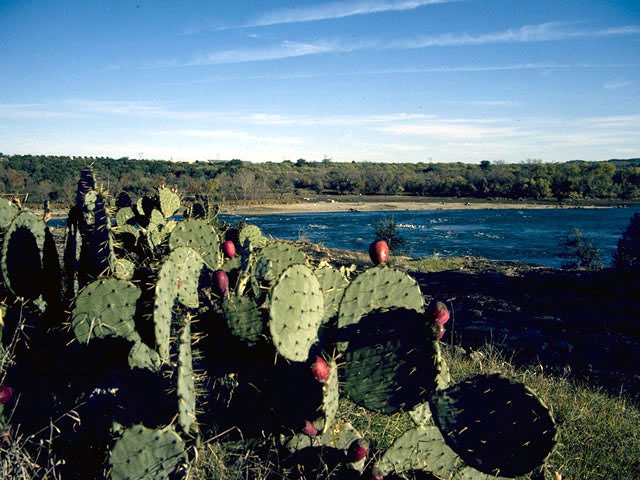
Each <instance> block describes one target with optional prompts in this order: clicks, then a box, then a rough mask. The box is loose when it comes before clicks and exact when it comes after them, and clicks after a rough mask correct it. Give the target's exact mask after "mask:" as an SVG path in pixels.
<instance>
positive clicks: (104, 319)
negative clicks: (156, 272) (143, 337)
mask: <svg viewBox="0 0 640 480" xmlns="http://www.w3.org/2000/svg"><path fill="white" fill-rule="evenodd" d="M140 294H141V292H140V289H139V288H138V287H136V286H135V285H133V284H132V283H130V282H127V281H124V280H118V279H116V278H103V279H100V280H96V281H94V282H92V283H90V284H89V285H87V286H86V287H85V288H83V289H82V291H81V292H80V293H79V294H78V297H77V298H76V300H75V308H74V309H73V313H72V316H71V326H72V328H73V333H74V335H75V337H76V339H77V340H78V341H79V342H80V343H88V342H89V341H90V340H91V339H92V338H94V337H95V338H104V337H124V338H126V339H128V340H131V341H132V342H134V343H135V342H137V341H139V340H140V336H139V335H138V333H137V332H136V329H135V323H134V318H133V317H134V314H135V311H136V302H137V300H138V298H139V297H140Z"/></svg>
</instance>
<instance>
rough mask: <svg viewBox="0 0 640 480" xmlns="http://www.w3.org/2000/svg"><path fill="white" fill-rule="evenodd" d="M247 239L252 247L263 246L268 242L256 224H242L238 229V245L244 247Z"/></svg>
mask: <svg viewBox="0 0 640 480" xmlns="http://www.w3.org/2000/svg"><path fill="white" fill-rule="evenodd" d="M247 240H248V241H249V244H250V245H251V248H252V249H254V248H261V247H264V246H265V245H266V244H267V243H268V241H267V239H266V238H265V236H264V235H263V234H262V230H260V227H258V226H257V225H244V226H243V227H242V228H240V229H239V230H238V245H240V246H241V247H244V244H245V242H246V241H247Z"/></svg>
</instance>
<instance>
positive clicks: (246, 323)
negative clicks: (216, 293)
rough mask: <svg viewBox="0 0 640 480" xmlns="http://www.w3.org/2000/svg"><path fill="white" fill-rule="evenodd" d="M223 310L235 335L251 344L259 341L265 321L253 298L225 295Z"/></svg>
mask: <svg viewBox="0 0 640 480" xmlns="http://www.w3.org/2000/svg"><path fill="white" fill-rule="evenodd" d="M222 311H223V313H224V317H225V320H226V321H227V325H228V326H229V330H230V331H231V333H232V334H233V335H235V336H236V337H237V338H238V339H240V340H241V341H242V342H244V343H246V344H247V345H249V346H252V345H255V344H256V343H258V340H259V339H260V336H261V335H262V331H263V329H264V321H263V319H262V314H261V313H260V310H258V306H257V305H256V302H254V301H253V299H251V298H249V297H241V296H237V295H228V296H225V297H224V298H223V299H222Z"/></svg>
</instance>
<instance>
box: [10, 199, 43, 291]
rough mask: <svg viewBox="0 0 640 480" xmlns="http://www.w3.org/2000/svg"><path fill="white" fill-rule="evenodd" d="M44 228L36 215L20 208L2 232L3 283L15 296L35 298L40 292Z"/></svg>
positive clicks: (41, 287)
mask: <svg viewBox="0 0 640 480" xmlns="http://www.w3.org/2000/svg"><path fill="white" fill-rule="evenodd" d="M45 229H46V225H45V224H44V222H43V221H42V219H41V218H40V217H38V216H37V215H34V214H33V213H31V212H28V211H23V212H20V213H19V214H18V215H16V216H15V217H14V219H13V221H12V222H11V225H9V228H8V229H7V231H6V233H5V236H4V240H3V242H2V258H1V260H0V264H1V265H0V267H1V269H2V278H3V280H4V283H5V285H6V286H7V288H8V289H9V290H10V291H11V293H13V294H14V295H15V296H16V297H22V298H26V299H31V300H35V299H37V298H38V297H39V296H40V295H41V294H42V291H43V288H44V285H43V284H42V283H43V270H42V250H43V247H44V243H45Z"/></svg>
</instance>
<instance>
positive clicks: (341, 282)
mask: <svg viewBox="0 0 640 480" xmlns="http://www.w3.org/2000/svg"><path fill="white" fill-rule="evenodd" d="M314 273H315V274H316V277H318V281H319V282H320V288H322V294H323V295H324V321H325V322H326V321H328V320H329V319H331V318H333V317H335V316H336V315H337V314H338V307H339V306H340V301H341V300H342V296H343V295H344V290H345V288H346V287H347V286H348V285H349V281H348V280H347V279H346V278H345V276H344V275H343V274H342V272H340V270H337V269H335V268H333V267H331V266H328V265H326V266H323V267H321V268H317V269H316V270H315V271H314Z"/></svg>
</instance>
